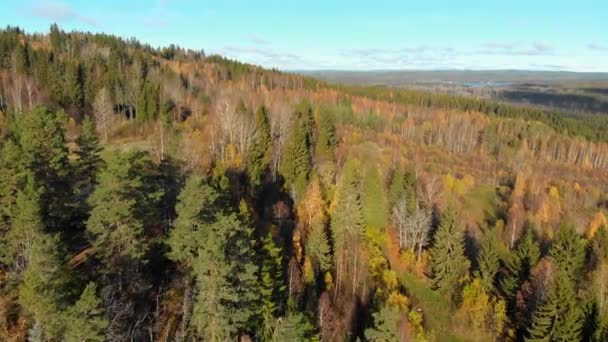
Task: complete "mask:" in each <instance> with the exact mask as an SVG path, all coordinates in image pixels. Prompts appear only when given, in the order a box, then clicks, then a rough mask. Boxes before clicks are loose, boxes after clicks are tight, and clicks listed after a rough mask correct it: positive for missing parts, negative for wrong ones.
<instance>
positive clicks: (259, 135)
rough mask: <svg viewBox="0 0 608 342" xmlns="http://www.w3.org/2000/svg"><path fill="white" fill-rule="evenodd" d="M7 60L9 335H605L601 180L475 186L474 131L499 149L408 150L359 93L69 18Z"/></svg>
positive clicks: (2, 306)
mask: <svg viewBox="0 0 608 342" xmlns="http://www.w3.org/2000/svg"><path fill="white" fill-rule="evenodd" d="M32 46H36V48H33V47H32ZM0 67H1V68H2V71H1V73H0V77H1V78H2V82H4V83H2V88H0V113H1V114H2V115H1V118H2V121H1V122H0V204H1V205H0V230H1V232H0V339H2V340H32V341H83V340H86V341H127V340H135V341H156V340H178V341H230V340H241V341H245V340H251V341H277V342H279V341H318V340H323V341H335V340H364V341H442V340H450V339H458V338H461V339H464V340H483V341H486V340H495V341H503V340H516V341H521V340H527V341H554V340H555V341H578V340H590V341H603V340H606V337H607V336H608V286H607V285H606V284H608V251H607V248H608V228H606V224H608V220H607V219H606V215H605V210H606V209H607V204H606V203H608V200H606V197H605V195H602V194H601V193H600V192H601V191H600V190H597V189H601V188H592V187H590V186H587V187H586V188H584V189H583V187H582V186H581V185H580V184H579V183H576V184H575V185H574V186H573V187H572V188H573V189H572V190H570V189H569V184H570V183H567V182H566V181H562V182H560V181H561V180H560V179H557V180H556V178H555V177H554V178H550V181H546V182H541V181H539V180H535V179H534V178H533V177H532V176H531V175H529V174H527V173H525V172H526V170H525V169H524V168H523V167H522V168H521V169H519V170H511V169H507V170H500V172H498V171H492V172H493V173H492V177H488V178H485V179H484V178H481V177H479V178H478V179H476V178H474V177H473V176H471V175H470V174H463V173H464V172H466V170H472V169H479V168H481V167H482V166H484V165H485V164H483V163H479V164H478V165H477V164H475V165H464V166H463V164H467V160H464V161H461V160H457V159H458V158H456V157H455V156H460V157H462V158H465V157H466V156H467V154H466V153H468V152H471V151H475V152H474V154H475V156H476V157H479V155H481V154H483V153H486V152H487V151H486V152H484V151H485V150H484V149H479V150H473V149H472V150H469V149H468V147H467V143H468V141H469V140H466V139H469V138H470V139H479V140H480V142H479V144H480V145H483V144H484V142H483V141H481V140H485V141H487V140H491V139H493V138H490V137H487V136H484V137H480V136H476V137H475V138H472V137H473V136H474V135H471V136H468V135H467V134H469V133H470V132H469V131H468V130H467V129H466V127H469V126H466V125H465V124H464V123H463V122H459V123H458V124H457V123H455V121H450V120H455V119H453V118H446V119H445V120H439V121H438V122H437V123H436V125H435V126H430V127H429V125H426V124H422V126H424V130H423V131H422V133H421V134H420V136H421V139H423V140H428V141H429V142H431V141H442V144H446V145H450V146H452V147H453V150H450V149H448V148H445V149H443V150H441V149H435V148H433V149H424V146H425V145H415V144H412V145H411V146H410V145H407V144H403V141H402V140H399V139H396V136H397V135H399V136H407V135H408V134H411V135H416V134H418V133H416V132H415V131H416V130H415V129H413V128H412V127H414V126H411V127H409V126H407V125H409V124H410V123H411V121H408V120H410V119H411V118H407V119H406V118H401V119H399V118H397V119H395V118H391V119H390V120H393V121H394V122H391V123H390V124H389V118H385V116H384V115H383V114H381V113H384V112H383V111H382V110H380V109H381V108H380V107H382V106H384V105H386V106H392V105H393V103H391V102H383V103H381V102H377V103H376V104H377V105H378V107H379V108H380V109H379V110H378V111H370V110H368V109H369V108H368V107H365V106H363V108H364V109H365V110H363V111H362V110H356V112H355V109H358V108H357V106H358V105H360V104H361V103H364V104H365V103H366V101H367V100H368V99H365V98H358V99H354V100H353V101H354V102H353V103H351V104H349V105H345V102H344V101H342V100H343V99H344V98H346V97H348V96H353V94H355V93H356V92H357V91H360V90H359V89H357V88H353V89H350V90H349V89H347V90H346V91H347V92H348V94H345V93H341V94H338V95H336V94H334V93H329V94H328V93H324V92H323V91H315V90H314V89H315V88H316V86H318V84H317V85H315V86H313V85H312V84H311V83H309V82H308V81H306V80H305V79H302V78H297V77H292V76H291V75H280V76H281V77H282V78H280V77H278V76H277V75H279V74H280V73H278V72H276V71H265V70H262V69H261V68H258V67H254V66H249V65H245V64H241V63H238V62H235V61H229V60H226V59H224V58H222V57H218V56H210V57H205V56H204V54H203V53H201V52H194V51H186V50H183V49H181V48H179V47H177V46H170V47H167V48H162V49H153V48H151V47H149V46H146V45H142V44H140V43H138V42H137V41H134V40H129V41H124V40H121V39H118V38H116V37H113V36H109V35H103V34H84V33H79V32H70V33H66V32H64V31H62V30H61V29H60V28H59V27H58V26H56V25H53V26H52V27H51V30H50V33H49V34H48V35H31V36H30V35H26V34H24V33H23V32H22V31H20V30H19V29H16V28H7V29H5V30H3V31H2V33H1V34H0ZM188 68H192V69H188ZM203 74H204V77H203ZM227 75H228V76H227ZM273 77H276V78H273ZM201 79H203V80H205V81H201ZM211 80H213V81H211ZM207 81H208V82H207ZM28 82H35V83H33V84H35V86H32V88H31V89H32V92H31V93H30V95H31V102H30V101H28V97H29V96H28V95H27V94H28V91H27V89H26V88H27V84H28ZM298 84H300V86H299V87H300V88H299V89H298ZM20 86H21V88H19V87H20ZM275 86H276V87H278V88H281V87H282V89H279V90H277V89H276V88H275V90H274V91H276V93H275V92H273V90H271V89H273V87H275ZM291 87H293V88H291ZM290 88H291V89H290ZM15 89H19V92H16V90H15ZM235 89H237V90H235ZM244 89H245V90H246V91H245V90H244ZM34 90H35V91H34ZM325 90H326V91H327V89H325ZM366 91H371V93H366V94H364V95H366V96H378V97H382V96H385V95H384V94H385V93H384V91H385V90H376V89H372V90H369V89H367V90H366ZM35 94H37V95H35ZM260 94H262V95H260ZM277 94H278V95H279V96H277ZM294 94H295V95H297V96H295V95H294ZM13 95H18V96H13ZM282 95H285V96H284V97H283V96H282ZM302 95H308V96H306V97H304V96H302ZM395 96H396V98H392V99H391V101H392V100H395V99H396V100H397V101H401V102H408V103H416V105H418V106H420V107H419V108H422V109H421V110H435V109H436V108H439V109H437V110H441V108H443V107H445V106H448V107H452V106H457V107H458V106H459V107H462V106H465V107H466V108H465V110H480V111H482V112H488V111H489V110H490V109H488V108H489V107H488V108H485V107H483V108H482V107H479V106H482V105H484V106H485V105H487V106H490V104H480V103H478V102H472V103H469V102H466V101H465V102H459V100H457V99H452V98H443V97H435V96H434V95H433V96H431V95H424V94H418V93H416V94H414V93H412V94H409V93H403V94H401V95H399V94H397V95H395ZM427 96H430V97H428V98H427ZM333 100H336V101H333ZM332 101H333V102H332ZM341 101H342V102H341ZM453 101H456V102H453ZM39 104H45V105H46V106H40V105H39ZM467 106H469V107H467ZM470 106H473V107H470ZM475 106H477V107H475ZM429 108H431V109H429ZM494 110H495V111H499V112H501V113H502V114H498V112H496V114H498V116H506V117H513V116H515V117H521V118H528V119H530V118H532V119H534V120H540V121H543V122H544V121H547V120H549V121H551V120H553V119H552V118H553V117H552V116H551V115H549V114H546V113H544V112H543V113H536V112H526V111H525V110H524V111H523V112H521V113H519V112H512V110H514V109H509V108H503V109H500V108H498V107H497V108H494V109H492V111H494ZM522 110H523V109H522ZM503 111H506V112H503ZM362 113H363V114H362ZM518 113H519V114H518ZM535 113H536V114H535ZM395 117H396V116H395ZM461 119H462V118H461ZM399 120H401V121H399ZM493 120H496V121H491V123H492V124H493V123H496V124H497V126H496V127H495V128H496V131H500V130H502V129H503V128H505V127H512V126H509V125H513V124H512V123H509V124H505V125H504V126H500V125H499V123H501V122H502V121H500V120H503V119H497V118H495V119H493ZM505 120H506V119H505ZM556 120H557V121H556V122H555V123H549V122H548V121H547V124H548V125H549V126H551V127H553V128H559V130H561V129H562V128H563V129H565V130H569V129H570V128H569V127H566V126H564V127H562V126H560V125H562V121H561V120H562V119H556ZM486 123H487V122H486ZM460 124H462V125H461V126H459V125H460ZM489 125H490V124H489ZM408 127H409V128H408ZM560 127H562V128H560ZM573 127H574V126H573ZM410 128H412V129H411V130H410V131H408V129H410ZM545 128H546V127H545ZM408 132H409V133H408ZM456 132H457V133H459V134H456ZM542 132H546V131H542ZM505 134H506V133H505ZM522 134H523V133H522ZM556 134H559V133H556ZM584 134H586V133H584ZM584 134H583V135H584ZM462 136H467V138H466V139H465V138H461V137H462ZM448 137H451V138H448ZM494 138H496V139H498V136H497V137H494ZM589 138H592V137H589ZM593 139H595V138H593ZM543 141H544V144H545V145H546V144H548V142H547V141H545V140H543ZM507 144H515V142H509V143H507ZM428 145H434V144H430V143H429V144H428ZM438 145H440V144H439V143H438ZM558 145H559V144H558ZM387 147H388V148H387ZM419 148H420V149H421V151H423V152H429V153H428V155H429V156H430V157H429V158H427V159H425V158H424V156H421V155H422V154H423V152H419V151H418V149H419ZM402 149H403V150H404V151H408V152H409V154H408V153H401V150H402ZM412 150H413V152H412ZM445 150H448V151H445ZM442 153H444V154H442ZM450 153H453V154H450ZM456 153H460V154H456ZM501 153H503V152H500V151H492V152H488V153H487V154H490V155H492V154H493V155H495V156H496V155H501ZM445 155H447V156H449V157H446V158H445V159H441V157H442V156H445ZM202 156H205V157H208V158H210V160H207V161H205V160H203V157H202ZM410 156H411V158H408V157H410ZM433 158H437V159H438V160H449V162H450V163H451V164H450V165H448V166H449V167H451V168H453V169H454V170H457V171H452V170H451V169H450V168H448V167H443V166H442V165H437V164H436V163H434V162H433V160H434V159H433ZM518 158H520V159H521V160H525V159H526V158H528V156H526V155H525V154H523V153H522V154H518ZM429 160H430V161H429ZM480 160H485V159H481V158H480ZM537 165H542V164H537ZM550 165H551V167H556V166H555V165H557V164H550ZM499 166H502V164H500V165H499ZM496 167H498V166H496ZM569 167H571V168H574V169H575V170H576V172H578V171H581V170H586V169H585V168H583V167H579V166H576V165H570V166H569ZM463 170H465V171H463ZM476 171H484V170H476ZM594 172H596V173H597V174H598V175H599V176H598V177H601V176H605V173H602V172H604V170H602V169H596V170H594ZM543 177H547V178H549V177H548V176H547V175H543ZM587 189H592V190H587ZM572 208H575V210H573V209H572ZM569 216H573V217H572V218H570V217H569ZM583 231H586V233H585V234H584V235H583V234H581V233H583Z"/></svg>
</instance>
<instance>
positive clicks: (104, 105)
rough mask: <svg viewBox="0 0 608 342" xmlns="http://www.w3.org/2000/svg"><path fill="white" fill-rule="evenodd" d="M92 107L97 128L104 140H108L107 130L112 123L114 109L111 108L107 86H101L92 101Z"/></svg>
mask: <svg viewBox="0 0 608 342" xmlns="http://www.w3.org/2000/svg"><path fill="white" fill-rule="evenodd" d="M93 109H94V113H95V123H96V124H97V129H98V130H99V132H100V133H102V134H103V137H104V140H105V141H108V130H109V127H110V125H111V123H112V117H113V114H114V109H113V108H112V102H111V100H110V93H109V92H108V89H107V88H101V90H100V91H99V92H98V93H97V96H95V101H94V102H93Z"/></svg>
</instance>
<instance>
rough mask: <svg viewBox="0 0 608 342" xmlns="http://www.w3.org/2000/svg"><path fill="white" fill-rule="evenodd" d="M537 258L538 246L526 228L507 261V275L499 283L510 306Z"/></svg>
mask: <svg viewBox="0 0 608 342" xmlns="http://www.w3.org/2000/svg"><path fill="white" fill-rule="evenodd" d="M539 258H540V246H539V245H538V242H537V241H536V240H535V238H534V234H533V233H532V229H531V228H530V227H528V228H527V229H526V231H525V232H524V234H523V236H522V237H521V239H520V240H519V241H518V243H517V246H516V247H515V251H514V253H512V254H511V256H510V258H509V259H508V260H507V262H506V266H507V274H506V275H505V277H504V278H502V279H501V281H500V288H501V290H502V293H503V294H504V295H505V297H506V298H507V300H508V302H509V304H510V305H511V306H512V305H513V301H514V299H515V295H516V293H517V291H518V290H519V287H520V286H521V284H522V282H523V281H524V280H525V279H527V278H528V276H529V275H530V271H531V269H532V268H533V267H534V266H535V265H536V263H537V262H538V260H539Z"/></svg>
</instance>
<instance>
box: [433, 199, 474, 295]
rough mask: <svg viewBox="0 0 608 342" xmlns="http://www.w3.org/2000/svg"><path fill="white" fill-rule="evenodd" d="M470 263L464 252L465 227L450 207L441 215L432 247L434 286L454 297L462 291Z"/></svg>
mask: <svg viewBox="0 0 608 342" xmlns="http://www.w3.org/2000/svg"><path fill="white" fill-rule="evenodd" d="M469 265H470V261H469V260H468V259H467V257H466V255H465V254H464V237H463V229H462V227H461V226H460V224H459V223H458V221H457V217H456V212H455V211H454V209H453V207H449V208H448V209H447V210H446V212H445V213H443V215H442V216H441V221H440V222H439V228H438V229H437V233H435V240H434V243H433V247H432V248H431V270H432V272H433V286H434V287H435V288H436V289H438V290H439V291H441V292H443V293H444V294H446V295H447V296H448V298H452V299H454V298H455V296H456V295H457V294H458V293H460V286H459V285H460V282H461V280H462V278H463V277H465V276H466V275H467V273H468V272H469Z"/></svg>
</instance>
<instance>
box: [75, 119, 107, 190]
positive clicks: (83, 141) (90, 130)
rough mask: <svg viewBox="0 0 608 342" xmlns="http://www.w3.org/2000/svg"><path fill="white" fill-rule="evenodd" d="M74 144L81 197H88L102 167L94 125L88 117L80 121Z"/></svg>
mask: <svg viewBox="0 0 608 342" xmlns="http://www.w3.org/2000/svg"><path fill="white" fill-rule="evenodd" d="M76 144H77V145H78V150H77V151H76V154H77V155H78V160H77V162H76V173H77V178H78V181H79V189H80V191H81V192H82V194H83V195H88V194H89V193H90V192H91V191H92V190H93V188H94V187H95V185H96V184H97V172H98V171H99V169H100V168H101V166H102V165H103V160H102V159H101V147H100V146H99V138H98V137H97V133H96V129H95V123H94V122H93V120H91V118H90V117H89V116H88V115H87V116H85V117H84V119H83V121H82V127H81V129H80V135H79V136H78V139H76Z"/></svg>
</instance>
